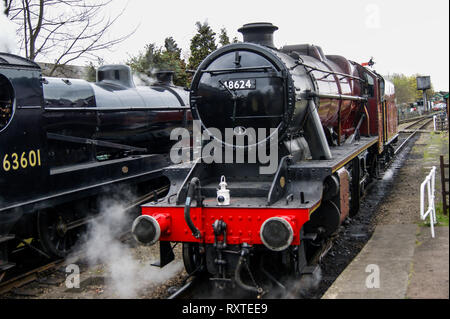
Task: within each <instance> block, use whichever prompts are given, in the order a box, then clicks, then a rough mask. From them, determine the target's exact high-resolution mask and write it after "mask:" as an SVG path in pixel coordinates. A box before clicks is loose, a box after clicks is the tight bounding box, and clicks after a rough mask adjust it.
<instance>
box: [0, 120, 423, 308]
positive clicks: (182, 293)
mask: <svg viewBox="0 0 450 319" xmlns="http://www.w3.org/2000/svg"><path fill="white" fill-rule="evenodd" d="M431 121H432V118H429V117H428V116H427V117H424V118H420V119H417V120H416V121H415V122H414V123H412V124H410V125H408V126H407V127H405V128H404V129H403V130H401V131H400V132H399V133H400V134H409V135H408V136H407V137H406V138H405V139H404V140H403V139H402V143H401V145H400V146H399V147H398V148H397V149H396V150H395V154H397V153H399V152H400V151H401V150H402V149H403V148H404V147H405V145H407V143H408V141H409V140H410V139H411V138H412V137H413V136H414V135H415V134H416V133H418V132H420V130H422V129H423V127H425V126H426V125H428V124H429V123H430V122H431ZM167 190H168V186H165V187H162V188H159V189H157V190H155V191H152V192H150V193H148V194H145V195H144V196H142V197H140V198H138V199H136V200H134V201H133V202H131V203H129V204H128V206H127V207H125V208H124V210H125V211H127V210H130V209H132V208H134V207H136V206H138V205H141V204H143V203H145V202H148V201H150V200H151V199H152V198H154V197H155V196H159V195H160V194H162V193H164V192H166V191H167ZM94 218H102V217H91V218H89V219H85V220H83V222H85V223H88V222H90V221H92V220H93V219H94ZM127 235H129V232H127V233H124V234H122V236H121V238H126V236H127ZM327 250H328V249H327ZM64 263H65V260H64V259H57V260H52V261H50V262H48V263H46V264H44V265H39V266H37V267H36V268H34V269H31V270H28V271H25V272H23V273H21V274H18V275H16V276H14V277H13V278H8V279H7V280H5V281H3V282H1V280H2V276H1V275H0V295H3V294H5V293H7V292H10V291H12V290H14V289H16V288H19V287H22V286H24V285H26V284H28V283H31V282H33V281H36V280H38V279H39V278H40V277H42V275H43V274H44V273H47V272H49V271H52V270H53V271H54V270H56V269H58V268H59V267H61V266H64ZM200 288H205V285H204V284H202V280H201V278H197V277H195V276H192V277H187V278H186V279H185V281H184V282H183V283H182V284H181V286H180V287H178V288H171V289H169V293H170V295H169V296H168V297H167V299H188V298H199V294H198V293H197V291H198V290H204V289H200ZM201 296H202V295H201Z"/></svg>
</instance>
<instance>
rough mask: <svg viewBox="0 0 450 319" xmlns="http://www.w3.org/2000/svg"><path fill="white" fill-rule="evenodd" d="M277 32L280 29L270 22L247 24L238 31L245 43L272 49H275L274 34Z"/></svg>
mask: <svg viewBox="0 0 450 319" xmlns="http://www.w3.org/2000/svg"><path fill="white" fill-rule="evenodd" d="M276 30H278V27H277V26H274V25H273V24H272V23H269V22H256V23H247V24H244V25H243V26H242V27H241V28H240V29H238V31H239V32H241V33H242V35H243V36H244V42H251V43H256V44H261V45H265V46H267V47H269V48H272V49H275V45H274V44H273V33H274V32H275V31H276Z"/></svg>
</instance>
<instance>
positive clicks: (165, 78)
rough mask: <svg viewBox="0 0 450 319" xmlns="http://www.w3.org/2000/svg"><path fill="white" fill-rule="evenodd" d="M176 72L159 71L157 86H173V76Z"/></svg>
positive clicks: (157, 73)
mask: <svg viewBox="0 0 450 319" xmlns="http://www.w3.org/2000/svg"><path fill="white" fill-rule="evenodd" d="M174 73H175V72H174V71H158V72H156V73H155V75H156V80H158V83H157V84H162V85H173V74H174Z"/></svg>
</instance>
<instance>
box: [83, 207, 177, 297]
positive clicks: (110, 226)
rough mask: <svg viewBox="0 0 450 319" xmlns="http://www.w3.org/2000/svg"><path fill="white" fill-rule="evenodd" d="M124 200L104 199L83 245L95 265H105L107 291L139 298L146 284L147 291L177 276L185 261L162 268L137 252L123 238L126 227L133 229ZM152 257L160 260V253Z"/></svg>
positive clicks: (112, 293)
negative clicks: (140, 256)
mask: <svg viewBox="0 0 450 319" xmlns="http://www.w3.org/2000/svg"><path fill="white" fill-rule="evenodd" d="M122 203H123V201H118V200H115V199H109V200H105V201H103V202H102V203H101V213H100V216H99V218H96V219H95V220H94V221H92V222H91V223H90V225H89V227H88V233H87V238H86V241H85V243H84V245H83V247H82V249H83V251H84V252H85V253H86V257H87V261H88V263H89V265H90V266H91V267H93V266H95V265H98V264H103V265H104V267H105V286H106V287H105V292H107V293H108V294H110V295H111V296H112V297H117V298H136V297H137V296H138V295H139V293H140V292H142V290H143V289H144V288H145V289H146V291H147V288H149V287H151V286H154V285H157V284H160V283H163V282H164V281H167V280H168V279H170V278H171V277H173V276H175V275H176V274H177V273H179V272H180V271H181V270H182V269H183V265H182V263H181V262H175V261H174V262H172V263H170V264H169V265H167V266H165V267H164V268H161V269H160V268H157V267H154V266H151V265H150V264H151V263H152V261H150V262H149V260H147V261H143V260H139V259H138V258H137V257H136V256H134V254H133V249H131V248H130V247H129V246H127V245H126V244H124V243H123V242H122V241H121V240H120V239H119V237H120V233H121V232H122V231H123V230H130V229H131V221H130V217H129V214H127V212H126V211H125V210H124V206H123V204H122ZM146 257H147V256H146ZM149 257H150V259H153V261H156V258H155V257H157V256H149Z"/></svg>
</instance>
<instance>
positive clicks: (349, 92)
mask: <svg viewBox="0 0 450 319" xmlns="http://www.w3.org/2000/svg"><path fill="white" fill-rule="evenodd" d="M277 29H278V28H277V27H276V26H274V25H272V24H271V23H251V24H246V25H244V26H243V27H242V28H240V29H239V30H238V31H239V32H241V33H242V34H243V38H244V42H243V43H235V44H230V45H226V46H223V47H221V48H219V49H218V50H216V51H214V52H213V53H211V54H210V55H209V56H208V57H207V58H206V59H205V60H204V61H203V62H202V63H201V64H200V66H199V67H198V69H197V71H196V73H195V75H194V78H193V81H192V85H191V89H190V107H191V110H192V115H193V119H194V120H195V121H199V123H200V126H201V128H200V130H201V132H202V134H203V135H202V136H206V137H209V138H210V139H209V140H207V142H208V143H216V144H215V145H216V146H217V145H218V146H220V148H219V147H216V148H214V147H211V148H209V149H208V151H207V152H206V153H205V152H203V153H202V156H201V157H199V158H196V159H194V160H192V161H188V162H183V163H180V164H178V165H173V166H170V167H167V168H166V169H165V170H164V175H165V176H167V177H168V178H169V179H170V181H171V188H170V190H169V193H168V195H167V196H166V197H165V198H164V199H160V200H159V201H156V202H150V203H148V204H146V205H143V206H142V215H141V216H139V217H138V218H136V219H135V221H134V223H133V229H132V233H133V235H134V237H135V238H136V240H137V241H139V242H140V243H142V244H146V245H150V244H154V243H156V242H157V241H159V243H160V254H161V260H160V266H164V265H166V264H167V263H169V262H170V261H171V260H173V253H172V251H171V246H170V242H181V243H183V250H182V251H183V261H184V265H185V268H186V271H187V272H188V273H189V274H203V275H207V276H208V277H209V279H210V280H212V281H213V282H215V283H216V285H217V286H219V287H229V286H230V285H231V287H236V286H238V287H240V288H242V289H244V290H245V291H248V292H251V293H255V294H258V295H262V294H263V293H265V292H267V291H268V290H269V289H270V286H271V285H272V286H280V281H281V280H283V279H285V278H286V277H288V276H289V277H290V276H293V277H301V276H303V275H307V274H309V275H311V274H313V273H314V272H316V271H317V269H318V263H319V260H320V256H322V255H323V254H324V253H325V248H326V246H327V243H328V242H329V239H330V237H331V236H332V235H333V234H335V233H336V231H337V230H338V228H339V225H340V224H341V223H342V222H343V221H344V219H345V218H346V217H347V216H353V215H355V214H356V213H357V212H358V210H359V206H360V196H361V194H363V192H364V188H365V187H366V186H367V185H368V183H369V182H370V181H371V180H373V179H376V178H377V177H378V176H379V173H380V169H382V166H383V164H384V163H386V162H388V161H389V160H390V158H391V157H392V156H393V144H394V143H395V142H396V141H397V138H398V134H397V111H396V106H395V92H394V86H393V84H392V83H390V82H389V81H387V80H386V79H384V78H383V77H382V76H381V75H379V74H377V73H376V72H375V71H373V70H372V69H371V68H368V67H365V66H363V65H361V64H358V63H355V62H352V61H350V60H347V59H346V58H344V57H342V56H338V55H325V54H324V53H323V51H322V49H321V48H320V47H318V46H314V45H308V44H300V45H287V46H284V47H282V48H281V49H277V48H275V46H274V44H273V33H274V31H275V30H277ZM227 130H228V131H230V130H231V131H232V132H233V134H234V135H233V138H232V139H226V138H224V137H223V136H226V134H227ZM260 130H261V131H266V134H265V135H263V136H262V137H261V136H260V135H259V134H258V136H255V135H254V132H256V131H258V132H259V131H260ZM251 132H253V133H251ZM239 138H240V139H241V142H242V140H243V143H238V139H239ZM202 145H204V144H202ZM260 147H266V148H263V149H266V150H267V147H268V148H269V149H270V151H271V152H270V153H271V154H275V158H276V163H277V165H276V166H275V169H274V170H272V171H271V170H269V169H268V167H267V166H266V164H267V161H266V162H264V161H262V160H261V158H259V159H258V161H253V160H252V158H254V157H251V154H252V152H255V149H258V148H260ZM209 150H214V151H212V152H210V151H209ZM231 151H233V152H234V153H232V156H230V157H229V160H228V161H227V160H225V162H223V161H222V162H220V161H215V160H211V158H213V159H217V158H219V159H220V158H222V159H223V158H226V156H227V155H226V153H227V152H231ZM238 152H241V154H244V158H245V159H246V160H244V161H242V159H241V160H239V158H238V156H237V154H238ZM258 152H259V151H258ZM258 155H259V153H258ZM263 155H267V153H265V154H263ZM272 156H273V155H272ZM263 157H264V156H263ZM262 168H266V170H262ZM218 186H219V187H220V188H219V189H218ZM264 282H266V284H263V283H264ZM267 282H268V283H269V284H267ZM267 285H268V286H267ZM268 287H269V288H268Z"/></svg>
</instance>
